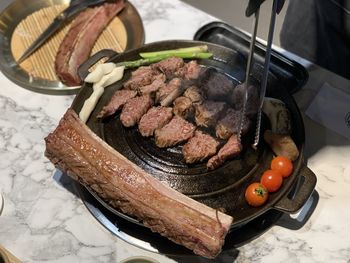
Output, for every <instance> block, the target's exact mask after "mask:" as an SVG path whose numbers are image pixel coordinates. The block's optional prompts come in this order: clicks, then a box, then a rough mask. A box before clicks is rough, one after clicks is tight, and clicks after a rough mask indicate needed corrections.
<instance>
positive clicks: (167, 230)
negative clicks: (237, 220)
mask: <svg viewBox="0 0 350 263" xmlns="http://www.w3.org/2000/svg"><path fill="white" fill-rule="evenodd" d="M45 142H46V151H45V156H46V157H47V158H48V159H49V160H50V161H51V162H52V163H53V164H54V165H55V167H56V168H58V169H60V170H61V171H62V172H64V173H67V174H68V175H69V176H71V177H73V178H74V179H76V180H78V181H79V182H80V183H82V184H83V185H85V186H88V187H90V188H93V189H94V190H95V191H96V192H97V194H98V195H99V196H100V197H101V198H102V199H104V201H105V202H106V203H108V204H110V205H111V206H113V207H115V208H117V209H120V210H121V211H122V212H123V213H125V214H128V215H130V216H133V217H135V218H138V219H139V220H140V221H142V222H143V224H144V225H145V226H146V227H149V228H150V229H151V230H152V231H154V232H158V233H159V234H161V235H162V236H165V237H167V238H169V239H170V240H172V241H173V242H175V243H177V244H180V245H183V246H185V247H187V248H189V249H191V250H193V252H194V253H196V254H198V255H201V256H204V257H207V258H214V257H215V256H216V255H218V254H219V253H220V251H221V248H222V246H223V244H224V241H225V236H226V234H227V233H228V231H229V229H230V226H231V224H232V221H233V219H232V217H231V216H228V215H225V214H223V213H222V212H220V211H218V210H215V209H212V208H210V207H208V206H206V205H204V204H201V203H199V202H198V201H195V200H194V199H192V198H189V197H187V196H185V195H183V194H181V193H179V192H177V191H176V190H174V189H172V188H170V187H169V186H166V185H165V184H163V183H161V182H160V181H158V180H157V179H155V178H154V177H153V176H151V175H150V174H148V173H147V172H145V171H144V170H142V169H141V168H140V167H138V166H137V165H135V164H134V163H133V162H131V161H129V160H128V159H126V158H125V157H124V156H123V155H121V154H120V153H118V152H117V151H116V150H114V149H113V148H112V147H110V146H109V145H108V144H107V143H105V142H104V141H103V140H101V139H100V138H99V137H98V136H97V135H96V134H95V133H93V132H92V131H91V130H90V129H89V128H88V127H87V126H86V125H84V124H83V123H82V122H81V121H80V120H79V117H78V116H77V114H76V113H75V112H74V111H73V110H71V109H69V110H68V111H67V113H66V114H65V115H64V117H63V118H62V119H61V121H60V123H59V125H58V127H57V128H56V129H55V131H54V132H52V133H50V134H49V135H48V136H47V137H46V138H45ZM150 204H151V205H150Z"/></svg>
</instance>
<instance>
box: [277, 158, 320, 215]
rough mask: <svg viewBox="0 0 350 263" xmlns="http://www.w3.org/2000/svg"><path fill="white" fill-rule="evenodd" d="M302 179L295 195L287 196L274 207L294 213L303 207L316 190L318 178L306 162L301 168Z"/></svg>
mask: <svg viewBox="0 0 350 263" xmlns="http://www.w3.org/2000/svg"><path fill="white" fill-rule="evenodd" d="M300 179H301V180H300ZM300 179H299V185H297V187H298V189H297V191H296V193H295V195H294V196H292V197H290V196H289V195H287V196H285V197H284V198H282V199H281V200H280V201H278V202H277V203H276V204H275V205H274V209H276V210H279V211H282V212H286V213H290V214H294V213H296V212H298V211H299V210H300V209H301V208H302V207H303V205H304V204H305V203H306V201H307V200H308V199H309V197H310V196H311V194H312V192H313V191H314V189H315V185H316V181H317V179H316V175H315V174H314V173H313V172H312V171H311V170H310V169H309V168H308V167H307V166H306V165H305V164H302V166H301V168H300Z"/></svg>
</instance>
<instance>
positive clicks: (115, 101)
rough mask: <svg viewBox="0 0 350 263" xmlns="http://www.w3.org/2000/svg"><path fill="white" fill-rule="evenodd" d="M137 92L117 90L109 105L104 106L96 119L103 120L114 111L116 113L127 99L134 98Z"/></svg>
mask: <svg viewBox="0 0 350 263" xmlns="http://www.w3.org/2000/svg"><path fill="white" fill-rule="evenodd" d="M136 95H137V92H136V91H135V90H126V89H121V90H117V91H116V92H115V93H114V94H113V96H112V98H111V100H110V101H109V103H108V104H107V105H106V106H104V107H103V108H102V110H101V112H100V113H99V114H98V116H97V117H98V118H105V117H108V116H110V115H112V114H113V113H115V112H116V111H118V110H119V109H120V108H121V107H122V106H123V105H124V104H125V103H126V102H127V101H128V100H129V99H131V98H134V97H136Z"/></svg>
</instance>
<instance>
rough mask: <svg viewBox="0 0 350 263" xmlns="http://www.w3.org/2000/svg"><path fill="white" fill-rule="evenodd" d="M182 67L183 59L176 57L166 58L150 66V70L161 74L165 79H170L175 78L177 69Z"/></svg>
mask: <svg viewBox="0 0 350 263" xmlns="http://www.w3.org/2000/svg"><path fill="white" fill-rule="evenodd" d="M183 66H184V61H183V59H182V58H178V57H171V58H167V59H164V60H162V61H159V62H157V63H154V64H152V65H151V67H152V69H156V70H159V71H161V72H163V73H164V74H165V76H166V77H167V79H172V78H173V77H175V73H176V71H178V70H179V68H182V67H183Z"/></svg>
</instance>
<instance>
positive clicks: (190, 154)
mask: <svg viewBox="0 0 350 263" xmlns="http://www.w3.org/2000/svg"><path fill="white" fill-rule="evenodd" d="M218 146H219V142H218V141H217V140H216V139H215V138H213V137H212V136H210V135H209V134H206V133H204V132H202V131H199V130H197V131H195V134H194V136H193V137H192V138H190V139H189V140H188V142H187V143H186V144H185V145H184V146H183V148H182V153H183V155H184V158H185V161H186V163H195V162H202V161H204V160H206V159H208V158H209V157H211V156H213V155H214V154H216V151H217V148H218Z"/></svg>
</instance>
